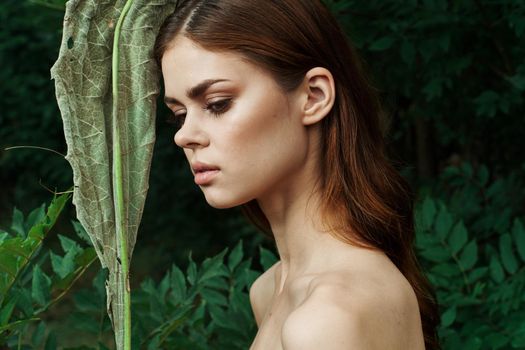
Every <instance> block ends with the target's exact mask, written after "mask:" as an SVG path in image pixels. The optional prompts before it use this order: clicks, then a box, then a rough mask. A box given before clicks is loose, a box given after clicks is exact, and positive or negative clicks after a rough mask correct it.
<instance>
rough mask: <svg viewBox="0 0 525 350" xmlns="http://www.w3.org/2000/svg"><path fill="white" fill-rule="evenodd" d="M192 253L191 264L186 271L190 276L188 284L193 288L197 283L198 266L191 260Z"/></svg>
mask: <svg viewBox="0 0 525 350" xmlns="http://www.w3.org/2000/svg"><path fill="white" fill-rule="evenodd" d="M191 255H192V251H190V254H189V260H190V262H189V264H188V268H187V269H186V275H187V276H188V282H190V284H191V285H192V286H193V285H195V282H197V264H195V262H194V261H193V260H192V258H191Z"/></svg>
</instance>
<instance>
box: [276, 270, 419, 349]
mask: <svg viewBox="0 0 525 350" xmlns="http://www.w3.org/2000/svg"><path fill="white" fill-rule="evenodd" d="M382 276H383V275H382V274H381V273H379V274H374V273H373V272H372V273H371V274H366V275H365V274H359V273H353V274H349V273H346V272H341V273H330V274H327V275H325V276H323V277H321V278H318V279H316V280H315V281H314V282H313V283H312V287H311V289H310V291H309V294H308V297H307V298H306V299H305V301H304V302H303V303H302V304H301V305H300V306H299V307H298V308H296V309H295V310H294V311H293V312H292V313H291V314H290V315H289V316H288V318H287V319H286V321H285V323H284V325H283V328H282V333H281V341H282V344H283V349H284V350H298V349H301V350H309V349H320V348H323V349H330V350H339V349H341V350H343V349H356V350H359V349H393V350H396V349H399V350H401V349H403V350H421V349H424V342H423V333H422V329H421V321H420V316H419V308H418V304H417V299H416V296H415V293H414V291H413V289H412V288H411V286H410V284H409V283H408V281H406V279H405V280H404V281H403V279H404V277H403V278H399V276H397V278H392V277H388V278H382ZM401 276H402V275H401Z"/></svg>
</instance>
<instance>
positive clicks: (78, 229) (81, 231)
mask: <svg viewBox="0 0 525 350" xmlns="http://www.w3.org/2000/svg"><path fill="white" fill-rule="evenodd" d="M71 224H72V225H73V229H74V230H75V233H76V234H77V236H78V237H79V238H81V239H82V240H83V241H84V242H86V243H87V244H89V245H91V246H92V245H93V242H91V238H89V235H88V234H87V232H86V229H85V228H84V226H82V224H81V223H80V222H78V221H76V220H72V221H71Z"/></svg>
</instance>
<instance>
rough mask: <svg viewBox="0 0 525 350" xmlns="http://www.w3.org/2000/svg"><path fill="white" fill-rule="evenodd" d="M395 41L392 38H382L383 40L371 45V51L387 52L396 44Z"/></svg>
mask: <svg viewBox="0 0 525 350" xmlns="http://www.w3.org/2000/svg"><path fill="white" fill-rule="evenodd" d="M394 40H395V39H394V38H393V37H391V36H385V37H382V38H381V39H379V40H376V41H374V42H373V43H372V45H370V48H369V49H370V51H383V50H386V49H388V48H390V46H392V44H393V43H394Z"/></svg>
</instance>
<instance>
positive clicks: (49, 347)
mask: <svg viewBox="0 0 525 350" xmlns="http://www.w3.org/2000/svg"><path fill="white" fill-rule="evenodd" d="M56 349H57V337H56V335H55V332H54V331H53V330H51V331H50V332H49V334H48V335H47V339H46V345H45V346H44V350H56Z"/></svg>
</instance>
